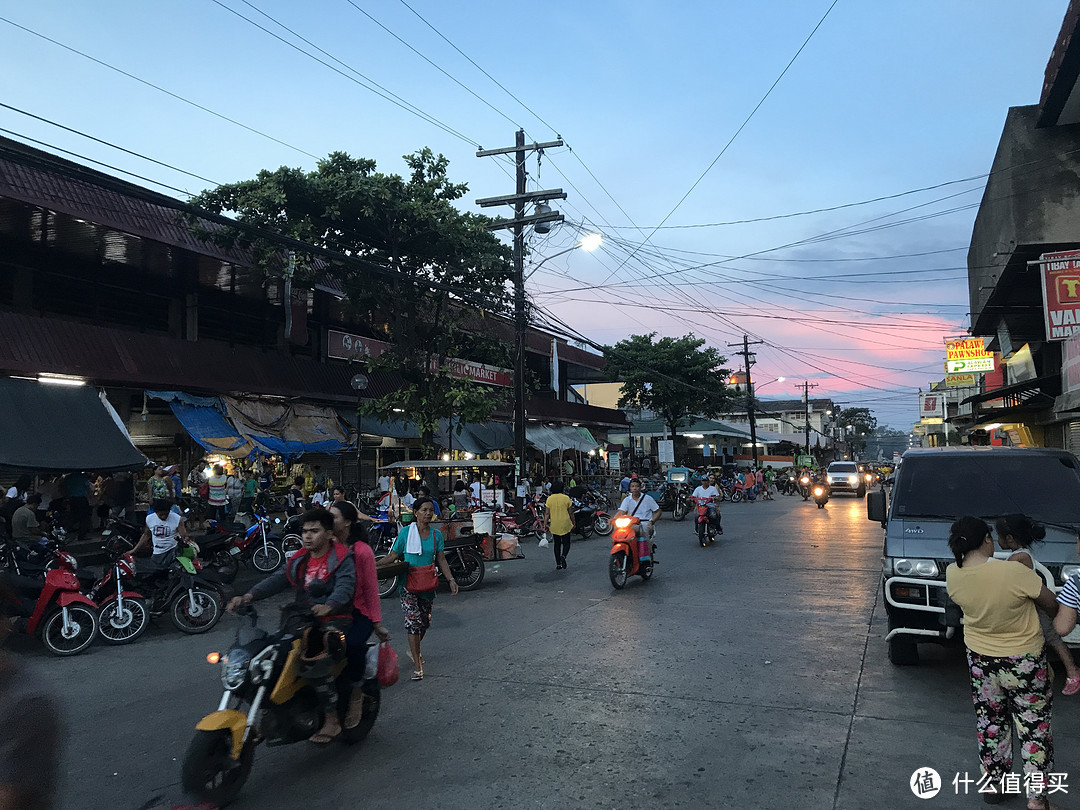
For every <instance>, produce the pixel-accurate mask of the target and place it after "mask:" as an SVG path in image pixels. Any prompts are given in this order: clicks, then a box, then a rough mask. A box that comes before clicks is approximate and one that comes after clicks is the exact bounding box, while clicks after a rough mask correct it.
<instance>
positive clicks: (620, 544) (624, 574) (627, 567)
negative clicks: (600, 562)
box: [608, 515, 655, 590]
mask: <svg viewBox="0 0 1080 810" xmlns="http://www.w3.org/2000/svg"><path fill="white" fill-rule="evenodd" d="M640 523H641V520H640V519H639V518H636V517H629V516H626V515H624V516H622V517H617V518H615V530H614V531H613V532H612V533H611V557H610V558H609V560H608V576H609V577H610V578H611V584H612V585H613V586H614V587H615V589H616V590H622V589H623V588H624V587H625V586H626V580H627V579H629V578H630V577H632V576H635V575H637V576H639V577H641V578H642V579H644V580H646V581H647V580H649V579H650V578H651V577H652V575H653V561H652V551H653V550H655V547H654V546H651V544H650V542H649V540H648V539H647V538H645V537H641V538H639V537H638V536H637V527H638V525H639V524H640ZM642 557H645V558H646V559H642Z"/></svg>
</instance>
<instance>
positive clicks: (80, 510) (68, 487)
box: [62, 470, 90, 539]
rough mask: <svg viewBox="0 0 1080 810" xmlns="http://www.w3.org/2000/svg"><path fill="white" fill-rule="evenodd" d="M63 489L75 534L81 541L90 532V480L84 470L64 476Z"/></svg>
mask: <svg viewBox="0 0 1080 810" xmlns="http://www.w3.org/2000/svg"><path fill="white" fill-rule="evenodd" d="M62 489H63V493H64V497H65V498H67V501H68V509H69V510H70V512H71V522H72V525H73V526H74V527H75V533H76V535H77V536H78V537H79V538H80V539H81V538H82V537H83V536H84V535H85V534H86V533H87V532H89V531H90V479H89V478H88V477H87V476H86V473H84V472H83V471H82V470H79V471H77V472H70V473H68V474H67V475H65V476H64V483H63V485H62Z"/></svg>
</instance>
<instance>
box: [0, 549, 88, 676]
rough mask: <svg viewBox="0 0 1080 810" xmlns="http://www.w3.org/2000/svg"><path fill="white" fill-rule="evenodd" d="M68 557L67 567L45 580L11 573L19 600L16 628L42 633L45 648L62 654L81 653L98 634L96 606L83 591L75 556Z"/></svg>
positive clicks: (54, 572) (54, 571)
mask: <svg viewBox="0 0 1080 810" xmlns="http://www.w3.org/2000/svg"><path fill="white" fill-rule="evenodd" d="M61 553H62V554H63V553H64V552H61ZM66 556H67V557H68V558H70V559H68V560H63V566H64V567H62V568H54V569H52V570H50V571H47V572H46V573H45V578H44V580H42V578H41V577H40V576H33V577H27V576H19V575H16V574H10V573H9V574H8V582H9V583H10V584H11V586H12V588H13V589H14V591H15V594H16V596H18V597H19V601H20V606H19V611H18V613H19V619H18V620H17V621H16V622H15V629H16V630H18V631H21V632H24V633H26V634H27V635H30V636H33V635H38V636H40V637H41V641H42V643H43V644H44V645H45V649H47V650H48V651H49V652H51V653H52V654H53V655H63V656H67V655H76V654H78V653H81V652H82V651H83V650H85V649H86V648H87V647H89V646H90V645H91V644H93V642H94V637H95V636H96V635H97V605H95V604H94V602H93V601H92V600H91V599H90V598H89V597H87V596H84V595H83V594H82V593H80V585H79V580H78V578H77V577H76V576H75V571H74V563H73V560H74V558H71V555H66Z"/></svg>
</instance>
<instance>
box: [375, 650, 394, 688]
mask: <svg viewBox="0 0 1080 810" xmlns="http://www.w3.org/2000/svg"><path fill="white" fill-rule="evenodd" d="M378 677H379V685H380V686H393V685H394V684H395V683H397V679H398V663H397V653H396V652H394V648H393V647H391V646H390V642H389V641H384V642H383V643H382V644H380V645H379V669H378Z"/></svg>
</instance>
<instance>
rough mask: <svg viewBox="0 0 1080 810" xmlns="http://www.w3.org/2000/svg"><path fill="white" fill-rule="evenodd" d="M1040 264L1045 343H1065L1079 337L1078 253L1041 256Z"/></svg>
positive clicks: (1068, 252)
mask: <svg viewBox="0 0 1080 810" xmlns="http://www.w3.org/2000/svg"><path fill="white" fill-rule="evenodd" d="M1039 261H1040V262H1041V267H1042V293H1043V311H1044V312H1045V313H1046V339H1047V340H1067V339H1068V338H1070V337H1072V336H1073V335H1074V334H1080V250H1066V251H1062V252H1060V253H1044V254H1042V255H1041V256H1040V257H1039Z"/></svg>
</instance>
